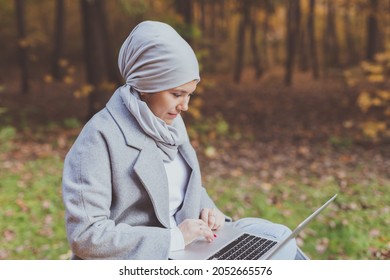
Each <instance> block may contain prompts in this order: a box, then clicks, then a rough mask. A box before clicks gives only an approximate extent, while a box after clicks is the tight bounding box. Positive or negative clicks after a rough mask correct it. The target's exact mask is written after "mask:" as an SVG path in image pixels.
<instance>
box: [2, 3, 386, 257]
mask: <svg viewBox="0 0 390 280" xmlns="http://www.w3.org/2000/svg"><path fill="white" fill-rule="evenodd" d="M147 19H149V20H159V21H164V22H167V23H169V24H171V25H172V26H173V27H174V28H176V29H177V30H178V31H179V33H180V34H181V35H182V36H183V37H184V38H185V39H186V40H187V41H188V42H189V43H190V44H191V45H192V46H193V48H194V50H195V52H196V54H197V56H198V59H199V61H200V65H201V76H202V81H201V83H200V85H199V87H198V90H197V92H196V95H195V97H194V98H193V99H192V101H191V104H190V110H189V111H188V112H186V114H185V115H184V118H185V120H186V123H187V128H188V132H189V134H190V137H191V141H192V144H193V145H194V147H195V149H196V150H197V152H198V156H199V160H200V163H201V169H202V172H203V181H204V184H205V186H206V187H207V189H208V191H209V193H210V195H211V196H212V197H213V198H214V200H215V201H216V204H217V205H218V206H219V207H220V208H221V210H223V211H224V212H225V213H226V214H228V215H230V216H231V217H233V218H235V219H236V218H239V217H244V216H257V217H263V218H266V219H270V220H272V221H274V222H279V223H283V224H286V225H288V226H289V227H291V228H294V227H295V226H296V225H297V224H298V223H299V222H300V221H301V220H302V219H303V218H304V217H306V216H307V215H308V214H310V213H311V212H312V211H313V210H314V209H316V208H317V207H318V206H319V205H321V204H322V203H323V202H324V201H326V200H327V199H328V198H329V197H330V196H331V195H333V194H334V193H338V194H339V196H338V198H337V199H336V201H335V203H333V204H332V205H331V206H330V207H329V208H328V209H327V210H326V211H325V212H323V214H321V215H320V216H319V217H318V218H317V219H316V220H315V221H314V222H312V224H311V225H310V226H309V227H308V228H307V229H305V231H304V232H302V233H301V234H300V236H299V237H298V238H297V241H298V243H299V245H300V246H301V247H302V248H303V250H304V251H305V252H306V253H307V254H308V255H309V256H310V257H311V258H312V259H371V260H378V259H390V234H389V226H390V191H389V188H390V172H389V170H390V148H389V143H390V141H389V140H390V87H389V76H390V1H389V0H296V1H295V0H286V1H281V0H280V1H278V0H275V1H271V0H264V1H260V0H259V1H255V0H243V1H234V0H213V1H212V0H186V1H180V0H176V1H173V0H166V1H164V0H113V1H104V0H79V1H70V0H68V1H66V0H55V1H54V0H13V1H9V0H0V26H1V28H0V44H1V52H0V193H1V195H0V205H1V207H0V216H1V219H0V259H68V258H69V257H70V254H71V253H70V249H69V246H68V244H67V241H66V235H65V225H64V207H63V204H62V198H61V176H62V167H63V159H64V157H65V154H66V152H67V151H68V150H69V148H70V146H71V145H72V143H73V141H74V140H75V138H76V137H77V135H78V133H79V132H80V130H81V128H82V126H83V124H84V123H85V122H86V121H87V120H88V119H89V118H90V116H91V115H92V114H93V113H95V112H96V111H98V110H100V109H101V108H103V107H104V104H105V102H106V101H107V100H108V98H109V97H110V95H111V94H112V92H113V91H114V90H115V88H116V87H117V86H118V85H121V84H123V81H122V79H121V77H120V76H119V73H118V70H117V67H116V58H117V54H118V50H119V48H120V46H121V44H122V42H123V40H124V39H125V38H126V37H127V35H128V33H129V32H130V30H131V29H132V28H133V27H134V26H135V25H136V24H137V23H139V22H140V21H142V20H147Z"/></svg>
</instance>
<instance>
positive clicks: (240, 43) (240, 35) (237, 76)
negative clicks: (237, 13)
mask: <svg viewBox="0 0 390 280" xmlns="http://www.w3.org/2000/svg"><path fill="white" fill-rule="evenodd" d="M249 17H250V5H249V3H248V1H244V2H241V20H240V22H239V26H238V31H237V49H236V65H235V68H234V76H233V80H234V81H235V82H236V83H239V82H240V80H241V74H242V68H243V65H244V50H245V31H246V28H247V26H248V25H249Z"/></svg>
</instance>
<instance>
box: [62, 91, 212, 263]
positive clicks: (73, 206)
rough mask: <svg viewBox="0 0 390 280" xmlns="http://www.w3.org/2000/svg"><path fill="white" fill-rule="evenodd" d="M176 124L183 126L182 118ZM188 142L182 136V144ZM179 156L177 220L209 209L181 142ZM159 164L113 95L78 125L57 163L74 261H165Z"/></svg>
mask: <svg viewBox="0 0 390 280" xmlns="http://www.w3.org/2000/svg"><path fill="white" fill-rule="evenodd" d="M175 123H176V124H175V125H178V126H179V125H181V126H184V123H183V120H182V119H181V118H179V119H177V120H176V122H175ZM187 140H188V139H187ZM179 152H180V153H181V155H182V156H183V158H184V159H185V160H186V162H187V163H188V165H189V166H190V168H191V175H190V179H189V183H188V186H187V190H186V194H185V198H184V201H183V204H182V206H181V208H180V210H179V211H178V212H177V213H176V216H175V218H176V221H177V223H178V224H179V223H181V222H182V221H183V220H185V219H187V218H192V219H197V218H199V214H200V211H201V209H202V208H204V207H209V208H212V207H216V206H215V204H214V203H213V201H212V200H211V199H210V197H209V196H208V195H207V193H206V190H205V189H204V188H203V187H202V184H201V174H200V168H199V164H198V160H197V157H196V154H195V151H194V149H193V147H192V146H191V144H190V142H189V141H186V142H185V143H184V144H183V145H181V146H180V147H179ZM168 192H169V191H168V179H167V177H166V172H165V168H164V165H163V161H162V159H161V156H160V154H159V151H158V148H157V146H156V143H155V142H154V140H153V139H152V138H150V137H149V136H147V135H146V134H145V133H144V132H143V130H142V129H141V128H140V126H139V125H138V123H137V121H136V120H135V119H134V117H133V116H132V115H131V113H130V112H129V111H128V109H127V108H126V107H125V105H124V104H123V102H122V99H121V97H120V96H119V95H118V94H114V95H113V96H112V97H111V99H110V101H109V102H108V103H107V105H106V107H105V108H104V109H103V110H101V111H100V112H99V113H97V114H96V115H95V116H94V117H93V118H92V119H91V120H90V121H89V122H88V123H87V124H86V125H85V127H84V128H83V130H82V131H81V133H80V135H79V136H78V138H77V139H76V141H75V143H74V144H73V146H72V148H71V149H70V151H69V153H68V154H67V156H66V158H65V162H64V171H63V183H62V193H63V201H64V205H65V210H66V229H67V237H68V241H69V244H70V246H71V249H72V252H73V258H74V259H167V258H168V255H169V247H170V230H169V227H170V225H169V193H168Z"/></svg>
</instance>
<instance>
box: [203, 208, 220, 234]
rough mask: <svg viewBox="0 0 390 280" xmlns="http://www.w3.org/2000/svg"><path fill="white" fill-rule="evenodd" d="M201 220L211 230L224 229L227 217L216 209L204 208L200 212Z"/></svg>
mask: <svg viewBox="0 0 390 280" xmlns="http://www.w3.org/2000/svg"><path fill="white" fill-rule="evenodd" d="M200 218H201V219H202V221H204V222H205V223H206V224H207V225H208V227H209V228H210V229H211V230H219V229H222V228H223V226H224V224H225V215H224V214H223V213H222V212H221V211H219V210H218V209H216V208H212V209H210V208H203V209H202V211H201V212H200Z"/></svg>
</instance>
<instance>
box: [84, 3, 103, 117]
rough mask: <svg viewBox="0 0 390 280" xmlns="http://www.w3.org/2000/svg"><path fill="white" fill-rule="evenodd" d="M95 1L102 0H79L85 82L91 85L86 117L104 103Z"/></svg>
mask: <svg viewBox="0 0 390 280" xmlns="http://www.w3.org/2000/svg"><path fill="white" fill-rule="evenodd" d="M97 1H102V0H80V5H81V13H82V23H83V39H84V56H85V57H84V58H85V66H86V72H87V73H86V74H87V82H88V83H89V84H91V85H92V86H93V91H92V92H91V94H90V96H89V112H88V116H87V118H88V119H89V118H90V117H92V116H93V115H94V114H95V113H96V112H97V111H98V110H99V109H101V108H102V107H103V105H104V100H103V91H102V89H101V84H102V83H103V82H104V78H105V66H106V65H105V63H104V59H103V57H104V51H103V49H104V47H103V43H102V39H101V34H100V28H99V26H100V25H99V24H100V23H99V21H100V18H99V14H98V8H97V5H98V4H97Z"/></svg>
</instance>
